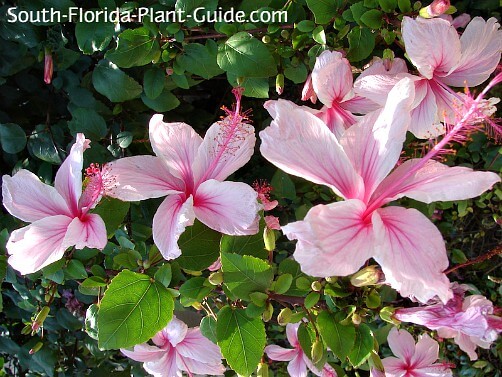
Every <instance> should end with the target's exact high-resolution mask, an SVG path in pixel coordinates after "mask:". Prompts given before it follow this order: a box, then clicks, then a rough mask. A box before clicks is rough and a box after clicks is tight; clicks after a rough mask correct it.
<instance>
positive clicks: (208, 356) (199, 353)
mask: <svg viewBox="0 0 502 377" xmlns="http://www.w3.org/2000/svg"><path fill="white" fill-rule="evenodd" d="M176 352H178V353H179V354H180V355H182V356H185V357H189V358H191V359H194V360H197V361H200V362H202V363H207V364H219V363H221V358H222V356H221V352H220V348H219V347H218V346H217V345H216V344H214V343H213V342H211V341H210V340H209V339H207V338H206V337H204V336H203V335H202V334H201V332H200V329H199V328H198V327H196V328H192V329H189V330H188V331H187V333H186V336H185V338H184V339H183V340H182V341H181V342H179V343H178V344H177V345H176Z"/></svg>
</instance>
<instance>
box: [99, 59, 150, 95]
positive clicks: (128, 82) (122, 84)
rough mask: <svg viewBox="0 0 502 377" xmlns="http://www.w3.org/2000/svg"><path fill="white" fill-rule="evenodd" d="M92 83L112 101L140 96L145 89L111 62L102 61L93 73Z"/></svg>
mask: <svg viewBox="0 0 502 377" xmlns="http://www.w3.org/2000/svg"><path fill="white" fill-rule="evenodd" d="M92 84H93V85H94V88H95V89H96V91H97V92H98V93H100V94H102V95H104V96H105V97H106V98H108V99H109V100H110V101H112V102H124V101H128V100H131V99H133V98H138V97H139V96H140V95H141V92H142V91H143V88H142V87H141V85H140V84H138V83H137V82H136V80H134V79H133V78H132V77H129V76H127V75H126V74H125V73H124V72H123V71H121V70H120V69H118V68H117V66H116V65H114V64H111V63H108V64H107V63H105V62H102V63H100V64H98V66H97V67H96V68H95V69H94V71H93V73H92Z"/></svg>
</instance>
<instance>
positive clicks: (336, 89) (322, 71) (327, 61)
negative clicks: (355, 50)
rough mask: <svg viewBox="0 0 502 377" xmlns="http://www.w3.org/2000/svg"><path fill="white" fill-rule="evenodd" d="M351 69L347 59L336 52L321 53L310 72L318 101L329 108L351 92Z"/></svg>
mask: <svg viewBox="0 0 502 377" xmlns="http://www.w3.org/2000/svg"><path fill="white" fill-rule="evenodd" d="M352 81H353V78H352V68H351V67H350V63H349V61H348V60H347V59H345V58H344V57H343V55H342V54H341V53H339V52H337V51H323V52H322V53H321V55H319V56H318V57H317V59H316V62H315V65H314V69H313V70H312V85H313V87H314V91H315V92H316V94H317V97H318V98H319V100H320V101H321V102H322V103H323V104H324V105H326V106H328V107H331V106H332V103H333V102H341V101H342V99H343V98H344V97H345V96H346V95H347V94H348V93H349V92H350V91H351V90H352Z"/></svg>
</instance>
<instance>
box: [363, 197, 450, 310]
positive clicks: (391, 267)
mask: <svg viewBox="0 0 502 377" xmlns="http://www.w3.org/2000/svg"><path fill="white" fill-rule="evenodd" d="M372 222H373V227H374V231H375V237H376V238H377V245H378V247H377V252H376V255H375V260H376V261H377V262H378V263H379V264H380V265H381V266H382V270H383V272H384V274H385V279H386V281H387V282H388V283H389V284H390V285H391V286H392V287H393V288H394V289H396V290H398V291H399V292H400V294H401V296H403V297H406V296H411V297H415V298H416V299H417V300H418V301H420V302H427V301H428V300H429V299H431V298H433V297H434V296H435V295H437V296H438V297H439V298H440V299H441V300H442V301H443V302H447V301H448V300H449V299H450V298H451V297H452V293H451V291H450V282H449V281H448V278H447V277H446V275H445V274H444V273H443V271H444V270H445V269H446V268H447V267H448V263H449V262H448V258H447V255H446V248H445V245H444V241H443V237H442V236H441V233H440V232H439V230H438V229H437V228H436V227H435V226H434V224H432V223H431V222H430V220H429V219H427V218H426V217H425V216H424V215H423V214H422V213H420V212H419V211H417V210H416V209H405V208H401V207H386V208H381V209H378V210H377V211H376V212H374V213H373V216H372Z"/></svg>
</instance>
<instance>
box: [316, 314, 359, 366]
mask: <svg viewBox="0 0 502 377" xmlns="http://www.w3.org/2000/svg"><path fill="white" fill-rule="evenodd" d="M317 328H318V329H319V332H320V334H321V336H322V338H323V340H324V342H325V343H326V345H327V346H328V347H329V348H330V349H331V351H332V352H333V353H334V354H335V355H336V357H338V358H339V359H340V360H342V361H343V360H345V358H346V357H347V356H348V355H349V353H350V352H351V350H352V348H353V347H354V344H355V340H356V329H355V327H354V326H353V325H347V326H345V325H341V324H340V323H338V322H337V321H336V320H335V318H334V317H333V315H331V314H330V313H328V312H327V311H323V312H321V313H320V314H319V315H318V316H317Z"/></svg>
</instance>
